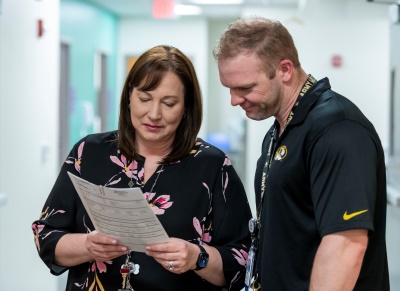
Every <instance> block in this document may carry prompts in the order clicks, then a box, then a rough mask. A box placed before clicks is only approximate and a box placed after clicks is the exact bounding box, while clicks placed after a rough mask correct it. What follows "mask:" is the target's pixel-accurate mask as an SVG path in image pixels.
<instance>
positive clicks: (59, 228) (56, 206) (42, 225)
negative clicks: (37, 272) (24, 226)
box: [32, 139, 85, 275]
mask: <svg viewBox="0 0 400 291" xmlns="http://www.w3.org/2000/svg"><path fill="white" fill-rule="evenodd" d="M84 145H85V140H84V139H82V140H81V141H79V142H78V143H77V144H76V145H75V146H74V147H73V148H72V150H71V152H70V153H69V155H68V157H67V159H66V161H65V162H64V164H63V165H62V168H61V170H60V173H59V175H58V178H57V180H56V182H55V184H54V186H53V188H52V190H51V192H50V194H49V196H48V198H47V200H46V202H45V204H44V207H43V209H42V212H41V213H40V217H39V219H38V220H36V221H34V222H33V224H32V231H33V234H34V241H35V244H36V248H37V250H38V253H39V256H40V258H41V259H42V260H43V262H44V263H45V264H46V265H47V267H48V268H49V269H50V271H51V273H52V274H54V275H60V274H62V273H63V272H65V271H66V270H67V268H66V267H61V266H58V265H56V264H55V263H54V253H55V248H56V245H57V243H58V241H59V239H60V238H61V237H62V236H63V235H65V234H67V233H71V232H76V230H74V226H75V225H76V223H75V217H76V215H75V214H76V211H77V206H76V203H77V202H80V200H79V197H78V195H77V193H76V191H75V188H74V186H73V184H72V182H71V180H70V178H69V176H68V172H71V173H72V174H74V175H76V176H80V172H81V162H82V152H83V147H84ZM77 200H78V201H77Z"/></svg>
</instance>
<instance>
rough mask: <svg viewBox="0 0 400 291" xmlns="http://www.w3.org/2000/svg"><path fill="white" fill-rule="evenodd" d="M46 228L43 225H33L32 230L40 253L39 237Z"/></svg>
mask: <svg viewBox="0 0 400 291" xmlns="http://www.w3.org/2000/svg"><path fill="white" fill-rule="evenodd" d="M43 228H44V225H41V224H36V223H34V224H32V230H33V232H34V239H35V244H36V248H37V250H38V251H40V245H39V235H40V233H41V232H42V230H43Z"/></svg>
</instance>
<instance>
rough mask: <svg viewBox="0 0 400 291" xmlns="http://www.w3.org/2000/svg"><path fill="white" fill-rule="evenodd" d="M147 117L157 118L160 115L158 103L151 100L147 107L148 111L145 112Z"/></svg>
mask: <svg viewBox="0 0 400 291" xmlns="http://www.w3.org/2000/svg"><path fill="white" fill-rule="evenodd" d="M147 115H148V116H149V118H151V119H158V118H160V117H161V108H160V104H157V103H155V102H153V103H152V104H151V108H149V112H148V113H147Z"/></svg>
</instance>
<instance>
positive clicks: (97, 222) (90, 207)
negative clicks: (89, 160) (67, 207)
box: [68, 172, 168, 252]
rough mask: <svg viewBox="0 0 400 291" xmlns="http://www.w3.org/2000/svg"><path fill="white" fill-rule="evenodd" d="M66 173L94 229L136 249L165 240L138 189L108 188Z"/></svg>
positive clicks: (164, 233) (142, 248)
mask: <svg viewBox="0 0 400 291" xmlns="http://www.w3.org/2000/svg"><path fill="white" fill-rule="evenodd" d="M68 175H69V177H70V178H71V180H72V183H73V184H74V186H75V189H76V192H78V195H79V197H80V198H81V201H82V203H83V205H84V206H85V208H86V211H87V213H88V214H89V216H90V219H91V220H92V222H93V225H94V227H95V228H96V230H97V231H98V232H100V233H102V234H105V235H108V236H111V237H114V238H116V239H117V240H118V242H119V243H120V244H123V245H126V246H127V247H129V248H130V249H131V250H132V251H136V252H145V251H146V245H147V244H152V243H164V242H166V241H167V240H168V235H167V233H166V232H165V230H164V228H163V226H162V225H161V223H160V221H159V220H158V218H157V216H156V215H155V214H154V212H153V210H151V207H150V206H149V203H148V202H147V200H146V198H145V197H144V195H143V192H142V190H141V189H140V188H109V187H104V186H99V185H95V184H92V183H90V182H88V181H86V180H84V179H82V178H80V177H78V176H75V175H74V174H72V173H70V172H68Z"/></svg>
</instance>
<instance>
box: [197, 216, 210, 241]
mask: <svg viewBox="0 0 400 291" xmlns="http://www.w3.org/2000/svg"><path fill="white" fill-rule="evenodd" d="M203 221H204V219H203ZM193 226H194V229H195V230H196V231H197V233H198V234H199V236H200V237H199V238H197V240H198V241H201V242H206V243H209V242H210V241H211V235H210V233H209V232H205V231H204V224H203V225H202V224H201V223H200V221H199V220H198V219H197V217H193ZM209 229H211V227H210V228H209Z"/></svg>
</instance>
